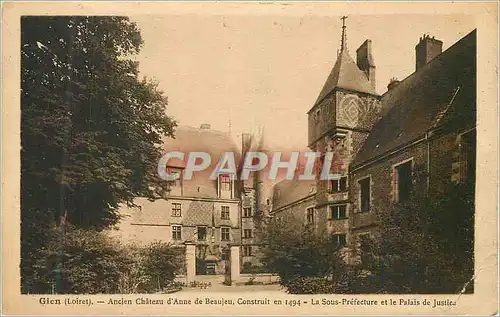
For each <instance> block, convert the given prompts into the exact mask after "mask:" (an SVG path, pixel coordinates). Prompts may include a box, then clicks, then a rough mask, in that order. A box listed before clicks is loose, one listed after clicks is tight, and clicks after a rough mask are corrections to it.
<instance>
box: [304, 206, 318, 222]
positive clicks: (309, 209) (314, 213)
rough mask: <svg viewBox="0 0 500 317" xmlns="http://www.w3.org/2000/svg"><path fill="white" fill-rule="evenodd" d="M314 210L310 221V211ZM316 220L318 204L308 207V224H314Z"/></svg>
mask: <svg viewBox="0 0 500 317" xmlns="http://www.w3.org/2000/svg"><path fill="white" fill-rule="evenodd" d="M311 210H312V221H309V211H311ZM315 222H316V206H309V207H307V208H306V224H314V223H315Z"/></svg>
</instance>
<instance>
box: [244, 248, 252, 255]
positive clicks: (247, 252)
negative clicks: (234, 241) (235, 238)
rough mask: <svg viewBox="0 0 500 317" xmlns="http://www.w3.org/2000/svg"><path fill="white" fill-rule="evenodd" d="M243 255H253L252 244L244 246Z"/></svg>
mask: <svg viewBox="0 0 500 317" xmlns="http://www.w3.org/2000/svg"><path fill="white" fill-rule="evenodd" d="M243 256H252V246H251V245H245V246H243Z"/></svg>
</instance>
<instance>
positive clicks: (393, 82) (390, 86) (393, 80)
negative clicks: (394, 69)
mask: <svg viewBox="0 0 500 317" xmlns="http://www.w3.org/2000/svg"><path fill="white" fill-rule="evenodd" d="M398 84H399V80H398V79H397V78H394V77H392V78H391V80H390V81H389V84H388V85H387V90H388V91H389V90H391V89H393V88H394V87H396V86H397V85H398Z"/></svg>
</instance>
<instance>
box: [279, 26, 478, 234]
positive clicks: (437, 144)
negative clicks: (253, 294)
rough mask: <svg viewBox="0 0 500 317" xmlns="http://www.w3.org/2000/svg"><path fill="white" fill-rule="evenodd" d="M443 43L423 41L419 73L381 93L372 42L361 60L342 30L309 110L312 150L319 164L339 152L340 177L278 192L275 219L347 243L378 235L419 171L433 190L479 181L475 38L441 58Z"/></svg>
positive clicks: (293, 184) (283, 186) (336, 169)
mask: <svg viewBox="0 0 500 317" xmlns="http://www.w3.org/2000/svg"><path fill="white" fill-rule="evenodd" d="M344 22H345V20H344ZM442 44H443V43H442V41H440V40H437V39H435V38H434V37H430V36H428V35H424V36H423V37H421V38H420V39H419V40H418V43H417V45H416V47H415V54H416V65H415V71H414V72H413V73H412V74H410V75H409V76H408V77H406V78H405V79H403V80H401V81H398V80H396V79H393V80H391V82H390V83H389V85H388V86H387V91H386V92H385V93H384V94H382V95H379V94H377V92H376V89H375V88H376V86H375V81H376V65H375V60H374V56H373V53H372V42H371V41H370V40H369V39H367V40H366V41H364V42H363V43H362V44H361V45H360V46H359V48H358V49H357V50H356V55H355V59H354V58H353V57H352V56H351V53H350V52H349V50H348V48H347V46H346V26H345V24H344V25H343V27H342V40H341V47H340V49H339V51H338V55H337V60H336V62H335V64H334V66H333V68H332V70H331V72H330V74H329V76H328V78H327V79H326V82H325V84H324V86H323V88H322V89H321V91H320V93H319V96H318V98H317V99H316V101H315V103H314V104H313V106H312V107H311V108H310V110H309V111H308V112H307V115H308V147H309V148H310V150H311V151H316V152H320V153H321V158H320V160H321V161H322V160H323V159H324V156H325V152H333V164H332V168H331V172H332V173H336V174H340V175H341V178H340V179H336V180H330V181H326V180H325V181H323V180H317V181H315V182H314V183H313V184H311V183H310V182H304V181H283V182H281V183H279V184H277V185H276V186H275V187H274V194H273V204H272V205H273V209H272V211H271V214H272V215H273V216H274V217H278V218H279V217H296V218H298V219H303V221H305V222H307V223H310V224H313V225H314V226H315V228H318V229H319V230H326V231H327V232H329V233H330V234H333V235H334V236H335V238H336V239H337V240H338V242H339V243H340V244H348V243H350V242H353V241H355V238H356V237H357V236H358V235H362V234H369V233H370V232H371V230H373V229H375V228H376V222H377V213H378V212H379V211H381V210H384V208H385V206H387V205H388V204H390V203H392V202H397V201H403V200H404V199H407V198H408V194H409V192H410V190H411V188H412V175H414V173H415V170H416V169H417V168H423V169H424V171H425V172H426V175H427V176H426V177H427V190H430V191H433V192H438V191H439V190H440V188H442V187H443V186H444V185H445V184H446V183H447V182H452V181H453V182H459V181H467V180H468V181H472V182H473V181H474V177H475V146H476V145H475V144H476V136H475V127H476V31H475V30H474V31H472V32H471V33H469V34H468V35H466V36H465V37H463V38H462V39H461V40H459V41H458V42H457V43H455V44H453V45H452V46H451V47H449V48H448V49H447V50H446V51H444V52H443V51H442Z"/></svg>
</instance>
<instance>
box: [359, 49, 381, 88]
mask: <svg viewBox="0 0 500 317" xmlns="http://www.w3.org/2000/svg"><path fill="white" fill-rule="evenodd" d="M356 64H358V68H359V69H360V70H362V71H363V72H364V73H365V74H366V77H367V78H368V81H369V82H370V84H371V85H372V87H373V89H375V88H376V87H375V62H374V61H373V56H372V41H371V40H366V41H365V42H364V43H363V44H361V46H360V47H359V48H358V49H357V50H356Z"/></svg>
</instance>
